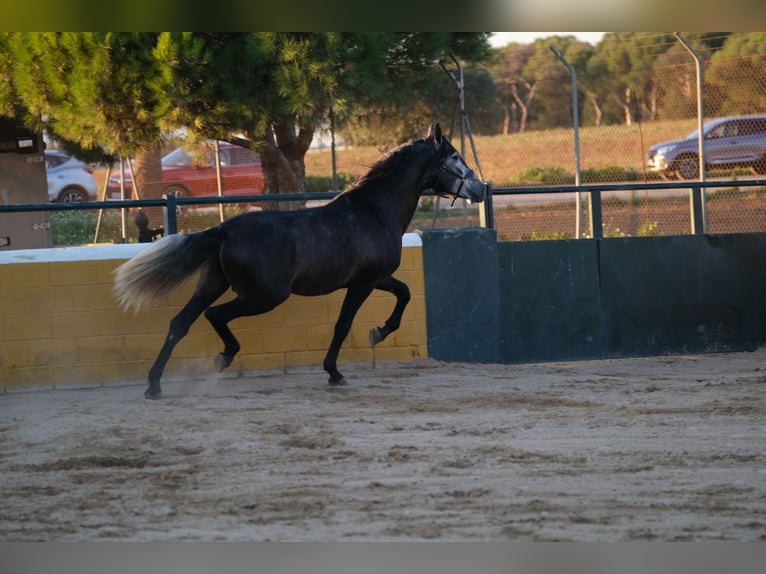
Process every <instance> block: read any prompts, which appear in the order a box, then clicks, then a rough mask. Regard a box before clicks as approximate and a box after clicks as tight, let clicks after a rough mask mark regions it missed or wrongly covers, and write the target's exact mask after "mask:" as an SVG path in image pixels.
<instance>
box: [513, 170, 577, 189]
mask: <svg viewBox="0 0 766 574" xmlns="http://www.w3.org/2000/svg"><path fill="white" fill-rule="evenodd" d="M513 181H514V182H516V183H541V184H545V185H555V184H560V185H561V184H564V185H570V184H573V183H574V182H575V177H574V174H571V173H569V172H568V171H566V170H565V169H562V168H560V167H530V168H527V169H524V170H522V171H520V172H519V173H517V174H516V175H514V176H513Z"/></svg>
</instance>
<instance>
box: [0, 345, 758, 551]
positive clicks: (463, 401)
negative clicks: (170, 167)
mask: <svg viewBox="0 0 766 574" xmlns="http://www.w3.org/2000/svg"><path fill="white" fill-rule="evenodd" d="M341 358H342V356H341ZM341 369H342V370H343V372H344V374H345V375H346V378H347V379H348V381H349V383H350V385H349V386H348V387H345V388H330V387H328V386H327V385H326V384H325V380H326V377H325V374H324V373H323V372H322V371H321V369H319V368H311V369H308V368H295V369H290V370H289V372H288V373H283V372H263V373H261V372H247V373H244V374H242V373H240V374H239V375H238V374H237V373H236V372H234V373H227V374H225V375H224V376H222V377H220V378H218V377H216V376H213V375H210V377H209V378H207V379H206V378H205V377H204V376H203V375H202V374H197V375H195V376H194V377H189V378H186V379H183V380H182V379H181V378H175V379H174V378H168V379H167V380H166V381H165V382H164V384H163V390H164V393H165V398H164V399H162V400H160V401H148V400H145V399H144V398H143V391H144V388H143V387H144V385H143V384H141V385H138V384H128V383H124V384H116V385H110V386H104V387H98V388H67V389H58V390H54V391H51V390H47V391H42V390H34V391H24V392H10V393H6V394H4V395H0V454H1V455H2V456H1V457H0V484H2V491H3V495H2V503H0V504H1V506H0V541H6V542H7V541H28V540H42V541H93V540H124V541H164V540H246V541H266V540H299V541H313V540H399V541H401V540H424V539H429V540H433V539H435V540H466V541H474V540H486V541H505V540H524V541H526V540H574V541H633V540H667V541H672V540H693V541H703V540H733V541H751V540H766V424H765V423H766V400H765V399H764V391H766V348H764V349H760V350H758V351H756V352H753V353H732V354H712V355H702V356H672V357H652V358H641V359H619V360H602V361H584V362H571V363H545V364H529V365H484V364H465V363H440V362H436V361H431V360H423V361H416V362H412V363H384V364H378V365H377V367H376V368H374V369H373V366H372V365H370V364H354V365H343V364H342V363H341Z"/></svg>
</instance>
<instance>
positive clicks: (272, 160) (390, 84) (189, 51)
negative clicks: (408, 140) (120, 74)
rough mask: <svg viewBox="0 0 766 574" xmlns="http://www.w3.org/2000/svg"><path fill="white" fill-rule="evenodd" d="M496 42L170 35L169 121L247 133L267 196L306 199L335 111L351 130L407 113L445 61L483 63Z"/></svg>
mask: <svg viewBox="0 0 766 574" xmlns="http://www.w3.org/2000/svg"><path fill="white" fill-rule="evenodd" d="M487 37H488V34H484V33H474V34H468V33H466V34H459V33H455V34H446V33H445V34H424V33H404V34H397V33H356V32H349V33H313V32H312V33H281V32H280V33H277V32H257V33H251V34H218V33H205V34H200V33H186V34H180V33H163V34H162V35H161V36H160V38H159V41H158V44H157V49H156V50H155V55H156V57H157V59H158V61H159V62H160V65H161V68H162V93H163V94H164V100H163V104H162V109H163V111H164V114H163V115H164V116H165V117H167V118H171V119H172V121H173V123H176V124H180V125H186V126H190V127H193V128H194V129H195V130H196V131H198V132H200V133H201V134H204V135H206V136H212V135H213V134H215V135H216V137H221V138H224V139H230V138H231V134H234V133H241V134H242V135H244V136H245V139H246V141H247V142H249V143H248V145H250V146H251V147H253V148H255V149H256V150H257V151H258V152H259V153H260V154H261V158H262V164H263V168H264V179H265V182H266V189H265V191H266V192H267V193H290V192H300V191H303V190H304V189H305V187H304V176H305V163H304V157H305V154H306V152H307V151H308V149H309V146H310V144H311V141H312V139H313V135H314V131H315V129H316V128H317V126H318V125H320V124H321V123H322V122H324V121H326V120H327V118H328V117H329V114H330V111H331V110H332V112H333V115H334V118H335V120H336V121H337V122H338V123H339V124H341V125H342V124H344V123H346V122H349V121H351V120H352V119H353V118H354V117H355V114H356V113H358V112H361V115H363V116H364V115H374V114H376V113H381V112H383V113H385V112H391V111H393V112H399V111H401V110H402V109H403V108H404V106H405V105H409V104H411V103H412V102H413V100H414V101H417V97H418V94H420V93H422V92H423V90H424V89H425V87H427V86H428V85H429V84H430V83H431V82H433V80H434V77H435V76H434V74H436V73H439V70H438V61H439V59H440V58H442V57H444V56H445V55H447V54H448V53H450V52H455V53H456V54H458V55H460V56H464V57H471V58H479V57H481V56H482V55H483V54H484V53H486V49H487V48H486V41H487ZM239 143H242V142H241V141H240V142H239Z"/></svg>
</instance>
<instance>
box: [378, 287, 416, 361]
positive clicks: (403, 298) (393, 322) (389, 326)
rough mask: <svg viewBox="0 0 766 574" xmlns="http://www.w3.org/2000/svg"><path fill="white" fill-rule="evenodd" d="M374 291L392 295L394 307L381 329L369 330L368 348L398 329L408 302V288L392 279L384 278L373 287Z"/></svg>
mask: <svg viewBox="0 0 766 574" xmlns="http://www.w3.org/2000/svg"><path fill="white" fill-rule="evenodd" d="M375 289H380V290H381V291H387V292H389V293H393V294H394V295H395V296H396V306H395V307H394V310H393V312H392V313H391V316H390V317H389V318H388V319H387V320H386V322H385V324H384V325H383V326H382V327H373V328H372V329H370V347H374V346H375V345H377V344H378V343H380V342H381V341H382V340H383V339H385V338H386V337H388V336H389V335H390V334H391V333H393V332H394V331H396V330H397V329H398V328H399V325H401V322H402V314H403V313H404V309H405V307H407V303H409V302H410V289H409V287H407V285H406V284H405V283H402V282H401V281H399V280H398V279H394V278H393V277H386V278H385V279H383V280H382V281H381V282H379V283H378V284H377V285H376V286H375Z"/></svg>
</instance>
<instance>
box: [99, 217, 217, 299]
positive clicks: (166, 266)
mask: <svg viewBox="0 0 766 574" xmlns="http://www.w3.org/2000/svg"><path fill="white" fill-rule="evenodd" d="M222 241H223V234H222V233H221V230H220V229H219V228H213V229H209V230H207V231H202V232H200V233H192V234H190V235H183V234H176V235H168V236H165V237H163V238H162V239H160V240H159V241H156V242H155V243H152V244H151V245H150V246H149V247H147V248H146V249H144V250H143V251H142V252H141V253H139V254H138V255H136V256H135V257H133V258H132V259H130V260H129V261H126V262H125V263H123V264H122V265H120V266H119V267H118V268H117V269H116V270H115V272H114V274H115V277H114V294H115V296H116V297H117V301H118V302H119V304H120V307H122V308H123V309H125V310H128V309H133V310H134V311H136V312H138V311H140V310H141V309H143V308H145V307H147V306H149V305H151V304H152V303H153V302H155V301H156V300H157V299H160V298H161V297H164V296H166V295H169V294H170V293H172V292H173V291H174V290H175V289H176V288H177V287H178V286H179V285H180V284H181V283H183V282H184V281H185V280H186V279H188V278H189V277H190V276H191V275H192V274H193V273H194V272H195V271H197V270H198V269H199V268H200V267H202V264H203V263H204V262H205V261H206V260H207V258H208V257H209V256H210V255H212V254H216V253H218V247H220V245H221V242H222Z"/></svg>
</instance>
